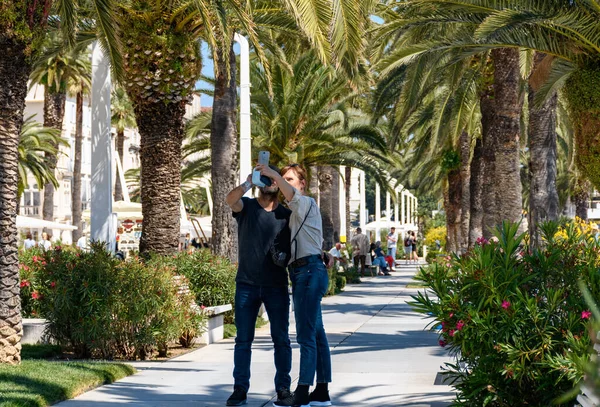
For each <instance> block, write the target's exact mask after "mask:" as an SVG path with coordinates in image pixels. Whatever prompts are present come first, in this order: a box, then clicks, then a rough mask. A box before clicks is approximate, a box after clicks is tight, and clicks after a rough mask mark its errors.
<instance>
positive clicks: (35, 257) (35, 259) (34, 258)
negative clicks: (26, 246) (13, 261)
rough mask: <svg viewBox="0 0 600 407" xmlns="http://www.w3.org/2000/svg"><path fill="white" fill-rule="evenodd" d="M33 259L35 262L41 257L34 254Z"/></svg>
mask: <svg viewBox="0 0 600 407" xmlns="http://www.w3.org/2000/svg"><path fill="white" fill-rule="evenodd" d="M31 260H33V262H34V263H37V262H38V260H39V257H38V256H33V257H32V258H31Z"/></svg>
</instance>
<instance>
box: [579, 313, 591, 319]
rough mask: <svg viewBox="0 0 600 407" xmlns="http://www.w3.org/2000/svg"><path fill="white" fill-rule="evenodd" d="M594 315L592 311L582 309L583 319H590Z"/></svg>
mask: <svg viewBox="0 0 600 407" xmlns="http://www.w3.org/2000/svg"><path fill="white" fill-rule="evenodd" d="M591 316H592V313H591V311H581V318H582V319H589V318H590V317H591Z"/></svg>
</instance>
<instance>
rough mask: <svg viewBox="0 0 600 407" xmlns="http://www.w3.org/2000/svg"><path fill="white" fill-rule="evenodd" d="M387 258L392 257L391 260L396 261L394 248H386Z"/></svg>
mask: <svg viewBox="0 0 600 407" xmlns="http://www.w3.org/2000/svg"><path fill="white" fill-rule="evenodd" d="M388 256H392V259H394V260H396V248H395V247H390V248H388Z"/></svg>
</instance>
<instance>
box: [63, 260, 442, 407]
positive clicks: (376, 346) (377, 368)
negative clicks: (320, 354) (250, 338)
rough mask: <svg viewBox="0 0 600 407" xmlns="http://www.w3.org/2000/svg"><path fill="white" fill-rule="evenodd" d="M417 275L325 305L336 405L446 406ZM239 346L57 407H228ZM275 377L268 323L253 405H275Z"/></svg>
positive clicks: (404, 269)
mask: <svg viewBox="0 0 600 407" xmlns="http://www.w3.org/2000/svg"><path fill="white" fill-rule="evenodd" d="M415 272H416V268H415V267H414V266H404V265H402V266H400V267H399V268H398V271H396V272H394V273H393V275H392V276H391V277H383V276H382V277H366V278H363V283H362V284H358V285H348V286H347V287H346V290H345V291H344V292H343V293H342V294H340V295H336V296H334V297H329V298H325V299H324V300H323V307H322V308H323V319H324V323H325V330H326V331H327V334H328V335H327V336H328V339H329V344H330V347H331V354H332V365H333V383H332V384H331V385H330V394H331V397H332V401H333V404H334V406H360V407H362V406H365V407H366V406H406V407H445V406H447V405H448V404H449V401H450V400H452V397H453V393H452V389H451V388H450V387H449V386H444V385H434V381H435V379H436V375H437V373H438V372H439V371H440V370H441V369H440V366H442V365H443V364H444V362H446V361H450V360H451V359H450V357H449V356H448V354H447V352H446V351H445V350H444V349H442V348H441V347H439V345H438V343H437V341H438V337H437V335H436V334H435V333H432V332H427V331H424V328H425V326H426V325H427V322H428V321H427V320H424V319H423V318H422V317H421V315H419V314H416V313H414V312H412V311H411V309H410V307H409V306H408V305H407V304H406V301H409V300H410V295H411V294H414V293H416V292H417V290H416V289H409V288H406V284H407V283H410V282H411V278H412V276H413V275H414V273H415ZM290 331H291V334H292V338H291V339H292V346H293V360H294V364H293V368H292V378H293V380H294V381H295V380H296V379H297V375H298V361H299V350H298V345H297V344H296V343H295V335H294V334H295V329H294V322H293V318H292V321H291V323H290ZM233 345H234V341H233V339H227V340H224V341H222V342H219V343H216V344H212V345H210V346H207V347H204V348H201V349H199V350H197V351H194V352H190V353H188V354H186V355H183V356H180V357H178V358H175V359H171V360H169V361H167V362H134V363H132V365H134V366H135V367H136V368H137V369H138V370H139V372H138V373H137V374H135V375H133V376H130V377H127V378H124V379H122V380H120V381H118V382H116V383H113V384H111V385H107V386H102V387H100V388H98V389H96V390H93V391H90V392H88V393H85V394H83V395H81V396H79V397H77V398H76V399H73V400H69V401H65V402H62V403H60V404H58V406H61V407H105V406H112V405H116V404H123V403H128V404H133V405H139V406H150V407H155V406H174V407H180V406H181V407H183V406H198V407H201V406H205V407H213V406H224V405H225V400H226V399H227V397H228V396H229V394H230V393H231V391H232V380H233V379H232V377H231V372H232V369H233ZM274 372H275V369H274V366H273V352H272V344H271V340H270V337H269V328H268V326H266V327H263V328H261V329H259V330H258V331H257V335H256V340H255V343H254V348H253V354H252V379H251V388H250V392H249V394H248V406H250V407H259V406H260V407H262V406H267V405H268V406H270V405H271V403H272V401H273V400H274V398H273V397H274V384H273V376H274ZM294 387H295V383H294V384H293V385H292V389H293V388H294Z"/></svg>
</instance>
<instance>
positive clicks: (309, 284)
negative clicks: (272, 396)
mask: <svg viewBox="0 0 600 407" xmlns="http://www.w3.org/2000/svg"><path fill="white" fill-rule="evenodd" d="M290 278H291V280H292V290H293V299H294V315H295V316H296V340H297V341H298V344H299V345H300V377H299V379H298V384H303V385H308V386H310V385H312V384H313V380H314V377H315V372H316V373H317V383H329V382H331V354H330V352H329V343H328V342H327V335H326V334H325V328H324V327H323V317H322V315H321V299H322V298H323V296H324V295H325V293H326V292H327V288H328V286H329V278H328V276H327V269H326V268H325V266H324V265H323V262H321V261H320V260H316V261H315V262H311V263H308V264H307V265H305V266H302V267H297V268H290Z"/></svg>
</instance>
